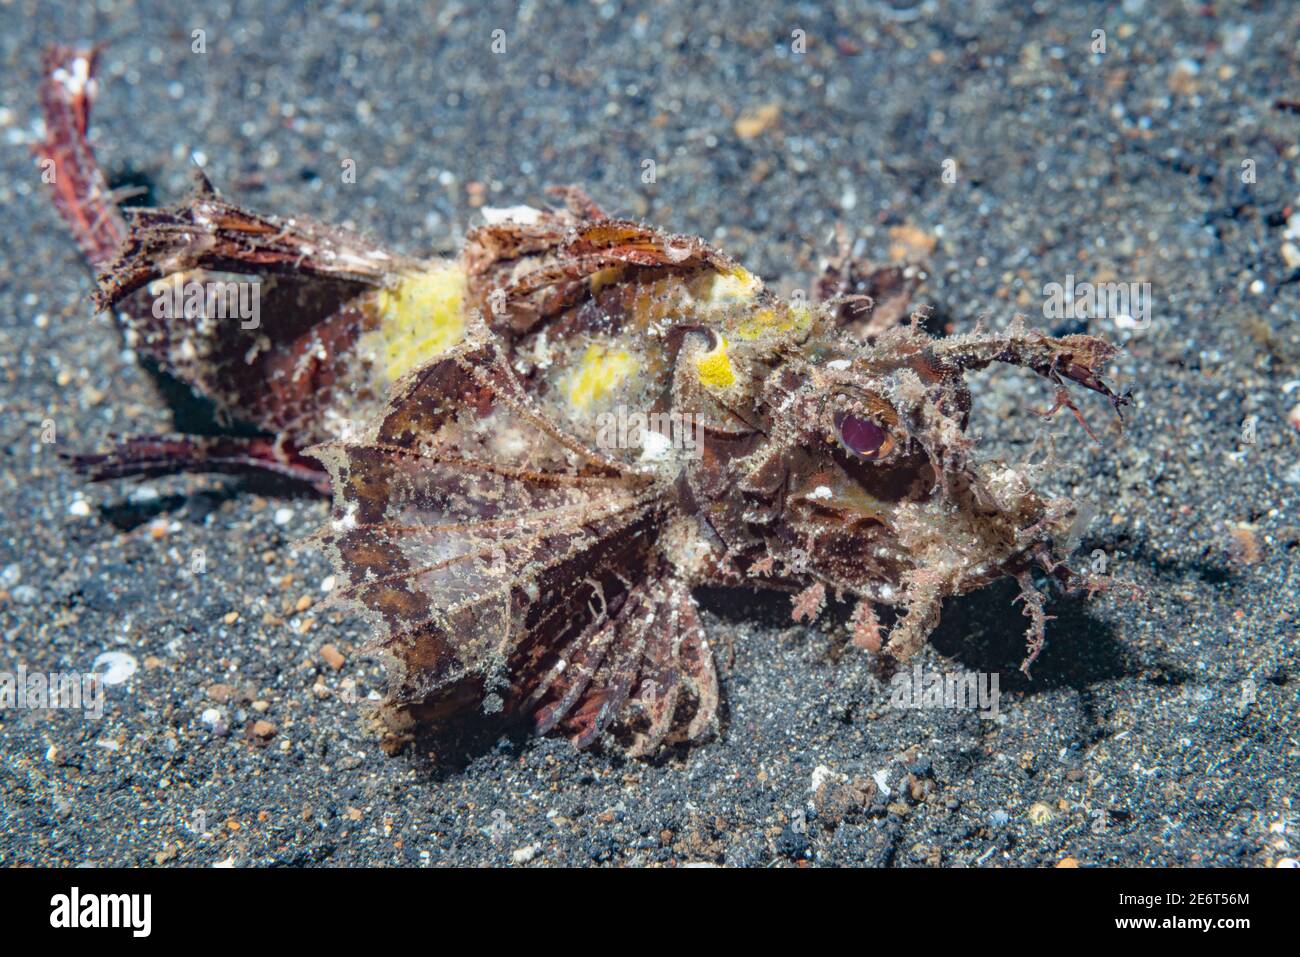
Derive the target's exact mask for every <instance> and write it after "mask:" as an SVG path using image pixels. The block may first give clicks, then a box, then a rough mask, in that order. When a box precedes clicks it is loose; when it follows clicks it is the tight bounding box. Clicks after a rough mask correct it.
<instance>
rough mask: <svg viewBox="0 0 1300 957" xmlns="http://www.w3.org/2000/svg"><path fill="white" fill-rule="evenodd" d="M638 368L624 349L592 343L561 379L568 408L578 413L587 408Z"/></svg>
mask: <svg viewBox="0 0 1300 957" xmlns="http://www.w3.org/2000/svg"><path fill="white" fill-rule="evenodd" d="M640 365H641V364H640V362H638V361H637V358H636V357H635V356H634V355H632V353H630V352H628V351H627V350H626V349H614V348H610V347H609V346H605V345H602V344H600V343H598V342H593V343H592V344H591V345H589V346H587V351H586V352H584V353H583V354H582V358H581V359H579V360H578V364H577V366H576V367H575V368H574V369H573V370H572V371H571V372H569V374H568V375H567V376H566V377H565V381H564V384H563V389H564V394H565V396H566V397H567V398H568V400H569V405H570V406H572V407H573V408H574V409H575V410H576V411H579V412H581V411H585V410H586V409H589V408H591V406H592V405H593V404H594V403H597V402H600V401H602V400H603V399H605V398H606V397H608V396H609V394H610V393H611V392H613V391H614V390H616V389H617V388H618V387H619V386H621V385H622V384H623V383H624V382H626V381H627V380H629V379H630V378H632V377H633V376H634V375H635V374H636V372H637V370H638V369H639V368H640Z"/></svg>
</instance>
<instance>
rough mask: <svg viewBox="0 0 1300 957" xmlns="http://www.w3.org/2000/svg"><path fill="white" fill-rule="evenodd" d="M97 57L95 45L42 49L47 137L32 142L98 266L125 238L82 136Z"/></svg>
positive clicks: (58, 202)
mask: <svg viewBox="0 0 1300 957" xmlns="http://www.w3.org/2000/svg"><path fill="white" fill-rule="evenodd" d="M98 60H99V47H97V46H94V47H89V48H81V47H70V46H52V47H50V48H48V49H47V50H46V51H45V56H44V62H43V74H44V78H43V79H42V81H41V92H40V99H41V112H42V113H43V114H44V117H45V141H44V142H43V143H40V144H39V145H37V146H35V147H33V149H34V151H35V152H36V154H37V155H38V156H39V157H40V158H41V165H42V174H43V176H44V177H45V178H46V179H47V180H48V181H49V182H50V183H51V185H53V187H54V205H55V206H56V207H57V208H58V210H59V213H60V214H61V215H62V216H63V221H64V222H65V223H67V224H68V229H69V230H71V231H72V235H73V236H74V237H75V238H76V240H77V245H79V246H80V247H81V251H82V253H83V254H84V255H85V257H86V259H87V260H88V261H89V262H90V264H91V266H93V267H95V268H96V269H98V268H99V267H100V266H102V265H103V264H105V263H106V262H108V261H109V260H110V259H112V258H113V256H114V254H115V253H116V252H117V250H118V247H119V246H120V245H121V244H122V241H123V240H124V239H125V238H126V224H125V222H124V221H123V219H122V214H121V212H119V210H118V208H117V204H116V203H114V202H113V198H112V196H111V195H110V192H109V189H108V182H107V181H106V180H105V179H104V175H103V173H102V172H101V171H100V169H99V165H98V164H97V163H96V162H95V155H94V153H92V152H91V149H90V144H89V142H88V141H87V139H86V134H87V130H88V129H89V126H90V107H91V104H92V103H93V102H94V99H95V95H96V92H97V88H98V82H97V81H96V79H95V66H96V63H97V61H98Z"/></svg>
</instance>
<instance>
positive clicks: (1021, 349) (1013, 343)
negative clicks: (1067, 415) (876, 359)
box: [927, 316, 1131, 439]
mask: <svg viewBox="0 0 1300 957" xmlns="http://www.w3.org/2000/svg"><path fill="white" fill-rule="evenodd" d="M927 351H928V352H929V353H930V355H931V356H932V357H933V361H934V362H936V363H940V364H942V365H946V366H949V367H951V368H953V369H955V370H958V371H959V372H964V371H966V370H974V369H983V368H985V367H986V366H988V365H990V364H991V363H994V362H1005V363H1007V364H1009V365H1017V366H1023V367H1025V368H1027V369H1030V370H1032V371H1033V372H1035V373H1037V374H1038V375H1040V376H1042V377H1043V378H1045V379H1047V380H1048V381H1049V382H1051V383H1053V384H1054V385H1056V386H1057V392H1056V398H1055V404H1054V405H1053V406H1052V407H1051V408H1050V409H1049V410H1048V411H1047V412H1046V413H1044V415H1045V416H1051V415H1053V414H1055V413H1056V412H1057V411H1058V410H1060V409H1062V408H1067V409H1069V410H1070V411H1071V412H1072V413H1073V414H1074V416H1075V418H1076V419H1078V420H1079V423H1080V425H1082V426H1083V428H1084V430H1085V431H1086V432H1087V433H1088V434H1089V436H1091V437H1093V438H1094V439H1095V438H1096V436H1095V435H1094V433H1093V432H1092V430H1091V429H1089V428H1088V424H1087V422H1086V421H1085V420H1084V418H1083V413H1082V412H1081V411H1080V410H1079V408H1078V407H1077V406H1076V405H1075V404H1074V402H1073V400H1072V399H1071V398H1070V396H1069V393H1068V392H1067V391H1066V388H1065V384H1066V382H1067V381H1068V382H1075V383H1077V384H1079V385H1081V386H1083V387H1084V388H1085V389H1090V390H1091V391H1093V392H1097V393H1099V394H1101V395H1104V396H1105V397H1106V398H1107V399H1109V400H1110V403H1111V406H1112V407H1113V408H1114V409H1115V414H1116V415H1117V416H1119V418H1120V421H1121V422H1122V421H1123V414H1122V413H1121V411H1120V410H1121V409H1122V408H1123V407H1124V406H1126V405H1128V404H1130V402H1131V398H1130V395H1129V393H1124V394H1118V393H1116V392H1115V391H1114V390H1112V389H1111V388H1110V386H1109V385H1107V384H1106V382H1105V381H1104V380H1103V379H1102V378H1101V370H1102V369H1103V368H1104V367H1105V366H1106V364H1107V363H1109V362H1110V361H1111V360H1112V359H1113V358H1114V357H1115V356H1116V354H1117V353H1118V352H1119V350H1118V349H1117V348H1116V347H1115V346H1113V345H1111V344H1110V343H1109V342H1106V341H1105V340H1104V339H1099V338H1097V337H1096V336H1087V335H1069V336H1062V337H1060V338H1054V337H1052V336H1049V335H1047V334H1045V333H1043V332H1040V331H1038V330H1026V328H1025V325H1024V320H1023V319H1022V318H1021V317H1020V316H1016V317H1015V319H1014V320H1013V321H1012V322H1011V325H1010V326H1008V327H1007V330H1006V332H1004V333H987V332H982V331H980V330H976V331H975V332H972V333H970V334H968V335H964V336H953V337H950V338H948V339H941V340H939V341H937V342H935V343H933V345H931V346H930V347H929V348H928V350H927Z"/></svg>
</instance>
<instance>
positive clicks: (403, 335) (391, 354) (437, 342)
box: [359, 263, 466, 382]
mask: <svg viewBox="0 0 1300 957" xmlns="http://www.w3.org/2000/svg"><path fill="white" fill-rule="evenodd" d="M376 304H377V305H376V308H377V311H378V314H379V327H378V328H377V329H373V330H371V331H370V332H367V333H366V334H365V335H364V336H362V338H361V342H360V343H359V346H360V347H361V349H362V350H363V351H365V352H373V353H375V354H376V356H377V358H378V364H379V366H380V367H381V368H382V369H383V370H384V374H385V375H386V376H387V378H388V380H389V381H390V382H391V381H394V380H396V379H399V378H401V377H402V376H403V375H405V374H406V373H407V372H409V371H410V370H411V369H414V368H416V367H417V366H420V365H423V364H424V363H425V362H427V361H428V360H430V359H432V358H434V357H435V356H439V355H442V354H443V353H444V352H446V351H447V350H448V349H450V348H452V347H453V346H455V345H457V344H458V343H459V342H461V341H462V340H463V339H464V338H465V329H466V324H465V312H464V305H465V273H464V271H463V270H462V269H461V268H460V267H459V266H457V265H456V264H454V263H442V264H439V265H436V266H434V267H433V268H432V269H428V270H426V271H424V272H418V273H412V274H410V275H408V276H405V277H404V278H403V279H402V280H401V281H400V282H399V283H397V285H395V286H393V287H391V288H389V289H381V290H380V291H379V293H378V296H377V299H376Z"/></svg>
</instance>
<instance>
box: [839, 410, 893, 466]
mask: <svg viewBox="0 0 1300 957" xmlns="http://www.w3.org/2000/svg"><path fill="white" fill-rule="evenodd" d="M836 427H837V428H838V429H839V432H840V439H841V441H843V442H844V444H845V446H847V447H848V449H849V450H850V451H851V452H853V453H854V454H856V455H861V456H862V457H863V458H875V456H877V455H879V454H880V449H881V447H882V446H883V445H884V444H885V440H886V439H887V438H888V435H887V434H886V432H885V430H884V429H882V428H881V427H880V426H878V425H876V423H874V422H872V421H871V420H870V419H863V418H859V417H858V416H856V415H848V414H845V415H843V416H841V417H840V418H839V420H838V421H837V422H836Z"/></svg>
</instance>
